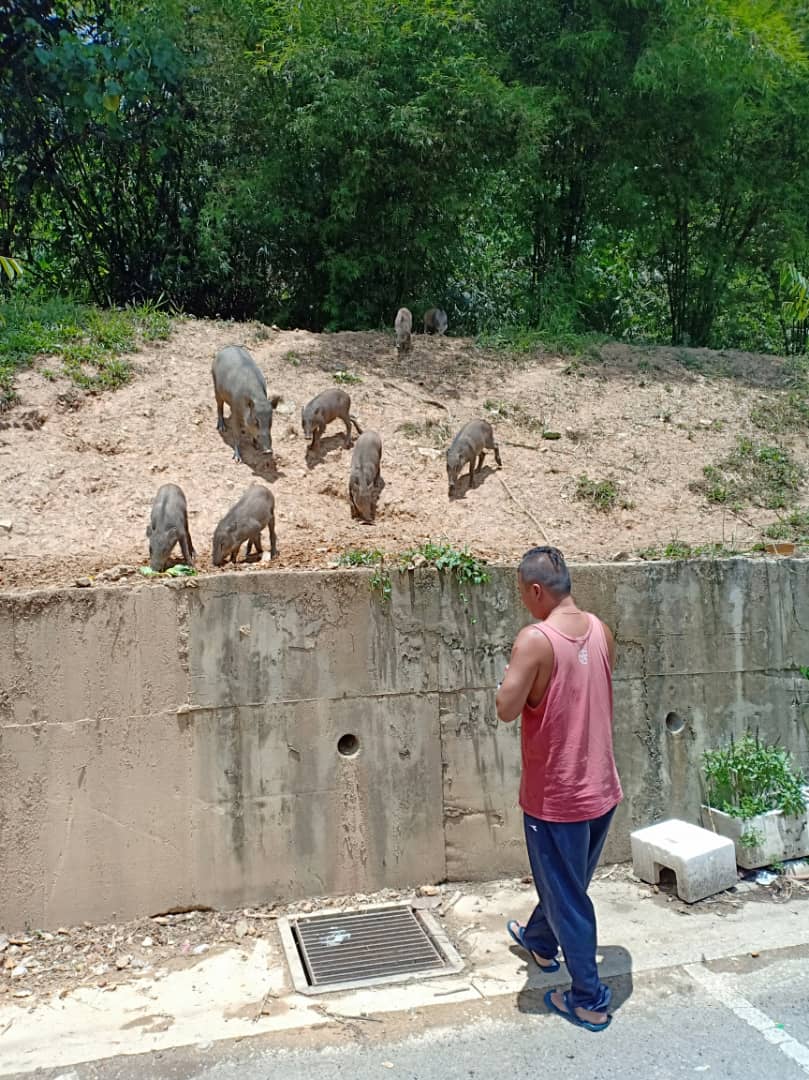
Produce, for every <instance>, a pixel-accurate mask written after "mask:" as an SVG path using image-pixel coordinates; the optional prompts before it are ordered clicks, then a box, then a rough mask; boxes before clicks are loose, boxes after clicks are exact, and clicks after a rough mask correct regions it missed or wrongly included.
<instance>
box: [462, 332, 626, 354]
mask: <svg viewBox="0 0 809 1080" xmlns="http://www.w3.org/2000/svg"><path fill="white" fill-rule="evenodd" d="M609 340H610V338H609V337H608V336H607V335H606V334H595V333H575V332H573V331H566V330H562V331H559V330H549V329H546V330H534V329H529V328H527V327H524V326H503V327H499V328H498V329H497V330H492V331H484V332H483V333H481V334H479V335H478V337H477V344H478V345H480V346H481V347H482V348H484V349H501V350H503V351H504V352H511V353H514V354H517V355H519V354H525V353H532V352H551V353H558V354H559V355H561V356H583V355H585V354H586V355H587V356H588V357H589V358H590V359H593V360H596V359H600V352H599V346H600V345H604V344H605V343H606V342H608V341H609Z"/></svg>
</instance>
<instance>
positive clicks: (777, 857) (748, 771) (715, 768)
mask: <svg viewBox="0 0 809 1080" xmlns="http://www.w3.org/2000/svg"><path fill="white" fill-rule="evenodd" d="M702 769H703V773H704V776H705V796H706V804H704V805H703V807H702V824H703V825H704V826H705V828H706V829H713V830H714V832H717V833H719V835H720V836H727V837H728V838H729V839H731V840H732V841H733V843H734V844H735V846H736V862H737V863H738V864H739V866H743V867H744V868H745V869H747V870H752V869H753V868H755V867H757V866H769V865H770V864H771V863H776V862H783V861H784V859H798V858H802V857H803V856H805V855H809V820H808V819H809V815H808V814H807V803H808V802H809V787H806V786H805V780H804V777H803V775H802V774H801V772H800V770H799V769H798V768H797V767H796V766H795V764H794V763H793V760H792V755H791V754H790V752H789V751H788V750H786V749H784V747H782V746H776V745H770V746H768V745H766V744H765V743H763V742H761V740H760V739H759V737H758V734H756V735H752V734H751V733H750V732H748V733H747V734H746V735H744V736H743V738H741V739H738V740H734V739H731V741H730V744H729V745H728V746H725V747H720V748H718V749H715V750H706V751H705V753H704V754H703V756H702Z"/></svg>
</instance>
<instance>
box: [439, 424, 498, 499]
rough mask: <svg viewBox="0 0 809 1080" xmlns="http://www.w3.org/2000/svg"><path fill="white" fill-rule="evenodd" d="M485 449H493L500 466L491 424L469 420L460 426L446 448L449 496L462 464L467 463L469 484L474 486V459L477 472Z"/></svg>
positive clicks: (480, 466) (480, 467) (453, 491)
mask: <svg viewBox="0 0 809 1080" xmlns="http://www.w3.org/2000/svg"><path fill="white" fill-rule="evenodd" d="M486 450H494V460H495V461H496V462H497V464H498V466H502V464H503V462H502V461H501V460H500V448H499V447H498V445H497V443H496V442H495V441H494V432H493V431H492V425H491V424H490V423H488V421H486V420H470V421H469V423H468V424H467V425H466V426H465V427H462V428H461V430H460V431H459V432H458V434H457V435H456V436H455V438H454V439H453V440H452V445H451V446H450V448H449V450H447V478H448V480H449V494H450V498H451V497H452V496H453V495H454V493H455V486H456V484H457V482H458V476H459V474H460V472H461V469H463V467H464V465H466V464H468V465H469V486H470V487H474V486H475V460H476V459H477V470H478V472H479V471H480V470H481V469H482V468H483V459H484V457H485V456H486V455H485V451H486Z"/></svg>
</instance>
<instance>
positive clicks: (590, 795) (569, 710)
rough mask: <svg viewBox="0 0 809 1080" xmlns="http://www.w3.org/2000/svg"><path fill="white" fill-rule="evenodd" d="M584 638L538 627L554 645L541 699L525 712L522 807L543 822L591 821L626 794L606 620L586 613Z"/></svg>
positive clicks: (545, 625) (536, 627)
mask: <svg viewBox="0 0 809 1080" xmlns="http://www.w3.org/2000/svg"><path fill="white" fill-rule="evenodd" d="M587 617H588V619H589V620H590V628H589V629H588V631H587V633H586V634H585V635H584V636H583V637H577V638H574V637H568V636H567V634H563V633H562V632H561V630H557V629H556V627H554V626H548V624H547V623H536V624H535V625H534V629H535V630H536V631H537V632H538V633H541V634H544V635H545V637H546V638H547V639H548V641H549V642H550V643H551V648H552V649H553V672H552V673H551V678H550V682H549V683H548V688H547V690H546V691H545V694H544V696H543V698H542V701H540V703H539V704H538V705H537V706H536V707H535V708H532V707H531V706H530V705H528V704H526V706H525V708H524V709H523V712H522V779H521V782H520V806H521V807H522V809H523V810H524V811H525V813H526V814H530V815H531V817H536V818H541V819H542V820H544V821H588V820H590V819H592V818H597V817H601V815H602V814H606V813H607V811H608V810H611V809H612V808H613V807H614V806H615V805H616V804H617V803H619V802H620V801H621V799H622V798H623V793H622V791H621V781H620V780H619V779H618V772H617V770H616V768H615V759H614V757H613V752H612V672H611V670H610V658H609V653H608V651H607V639H606V637H605V635H604V628H603V626H602V625H601V622H600V621H599V620H598V619H597V618H596V617H595V616H594V615H591V614H589V612H588V613H587Z"/></svg>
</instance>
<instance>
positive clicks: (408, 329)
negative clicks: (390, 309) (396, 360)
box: [393, 307, 413, 353]
mask: <svg viewBox="0 0 809 1080" xmlns="http://www.w3.org/2000/svg"><path fill="white" fill-rule="evenodd" d="M393 326H394V329H395V330H396V351H397V352H398V353H406V352H410V346H411V344H412V342H411V339H410V335H411V333H412V330H413V316H412V315H411V314H410V312H409V310H408V309H407V308H406V307H403V308H399V310H398V312H397V313H396V321H395V322H394V324H393Z"/></svg>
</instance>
